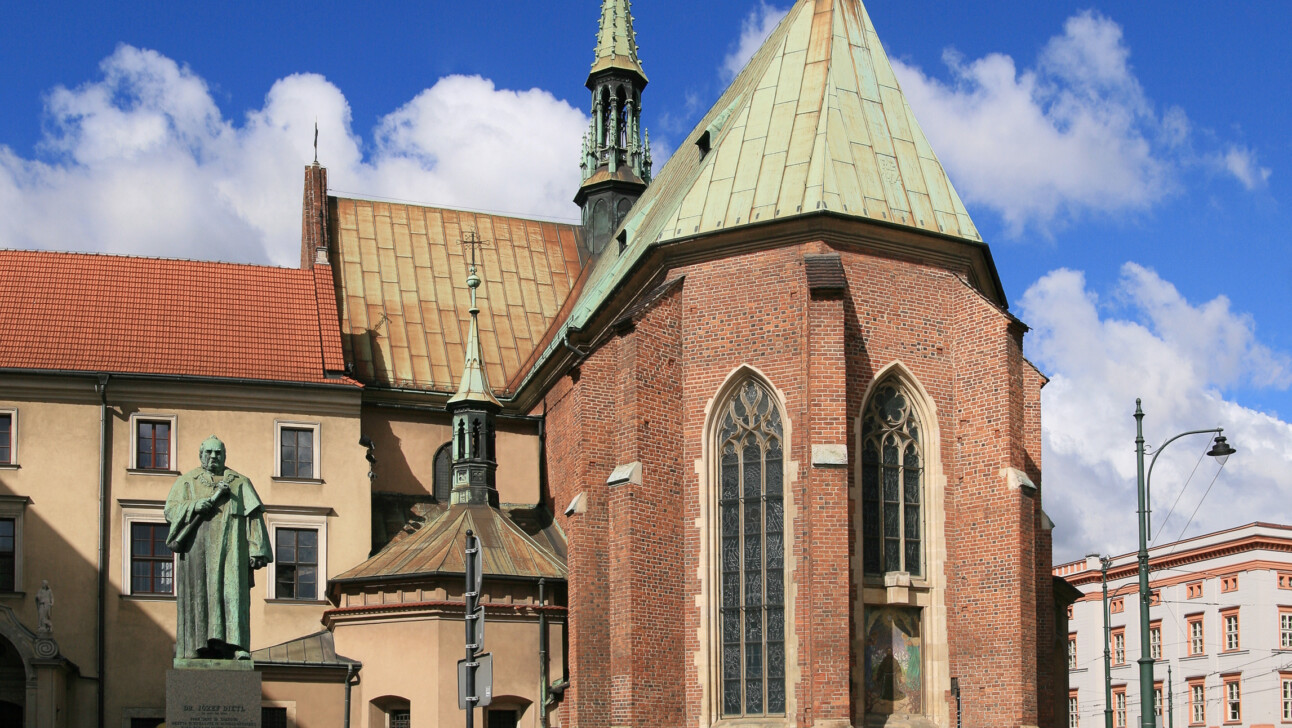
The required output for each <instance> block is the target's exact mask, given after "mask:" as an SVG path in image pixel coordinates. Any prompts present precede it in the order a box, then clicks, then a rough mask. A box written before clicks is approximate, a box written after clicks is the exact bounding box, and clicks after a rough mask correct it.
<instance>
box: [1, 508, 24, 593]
mask: <svg viewBox="0 0 1292 728" xmlns="http://www.w3.org/2000/svg"><path fill="white" fill-rule="evenodd" d="M30 502H31V499H30V498H28V497H27V496H25V495H0V593H3V592H20V591H22V586H23V583H22V562H23V516H24V515H26V513H27V504H28V503H30Z"/></svg>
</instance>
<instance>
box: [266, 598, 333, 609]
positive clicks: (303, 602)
mask: <svg viewBox="0 0 1292 728" xmlns="http://www.w3.org/2000/svg"><path fill="white" fill-rule="evenodd" d="M265 603H266V604H295V605H298V606H306V607H322V606H330V605H331V604H332V603H331V602H329V601H327V600H326V599H266V600H265Z"/></svg>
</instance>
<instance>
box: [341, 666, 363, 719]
mask: <svg viewBox="0 0 1292 728" xmlns="http://www.w3.org/2000/svg"><path fill="white" fill-rule="evenodd" d="M359 667H360V666H359V665H347V666H346V668H345V723H344V724H343V726H344V728H350V689H351V688H353V687H354V685H355V678H357V677H359Z"/></svg>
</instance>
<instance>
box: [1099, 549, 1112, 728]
mask: <svg viewBox="0 0 1292 728" xmlns="http://www.w3.org/2000/svg"><path fill="white" fill-rule="evenodd" d="M1112 562H1113V560H1112V558H1110V557H1108V556H1104V557H1102V558H1100V559H1099V566H1100V571H1101V572H1103V576H1104V728H1113V660H1112V655H1111V654H1110V653H1109V651H1108V645H1109V643H1110V642H1112V639H1113V630H1112V627H1110V626H1109V625H1108V567H1109V566H1110V565H1111V564H1112Z"/></svg>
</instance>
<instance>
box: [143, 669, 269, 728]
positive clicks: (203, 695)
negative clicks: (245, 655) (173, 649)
mask: <svg viewBox="0 0 1292 728" xmlns="http://www.w3.org/2000/svg"><path fill="white" fill-rule="evenodd" d="M166 726H167V728H261V726H260V673H259V672H256V671H254V670H167V671H166Z"/></svg>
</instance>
